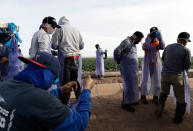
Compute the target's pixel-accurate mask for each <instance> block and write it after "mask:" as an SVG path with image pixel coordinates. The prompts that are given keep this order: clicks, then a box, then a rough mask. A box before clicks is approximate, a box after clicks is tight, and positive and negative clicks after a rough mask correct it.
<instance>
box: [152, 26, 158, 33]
mask: <svg viewBox="0 0 193 131" xmlns="http://www.w3.org/2000/svg"><path fill="white" fill-rule="evenodd" d="M156 31H158V28H157V27H151V29H150V32H156Z"/></svg>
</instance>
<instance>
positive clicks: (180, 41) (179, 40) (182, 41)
mask: <svg viewBox="0 0 193 131" xmlns="http://www.w3.org/2000/svg"><path fill="white" fill-rule="evenodd" d="M177 42H178V43H182V44H186V43H187V40H184V39H177Z"/></svg>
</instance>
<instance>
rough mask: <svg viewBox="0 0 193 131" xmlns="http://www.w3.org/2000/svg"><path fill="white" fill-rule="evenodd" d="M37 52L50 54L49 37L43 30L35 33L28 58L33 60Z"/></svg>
mask: <svg viewBox="0 0 193 131" xmlns="http://www.w3.org/2000/svg"><path fill="white" fill-rule="evenodd" d="M37 52H48V53H50V54H51V48H50V36H49V34H48V33H46V32H45V31H44V30H43V29H40V30H39V31H37V32H35V33H34V35H33V37H32V40H31V47H30V49H29V55H30V58H33V57H34V56H35V55H36V53H37Z"/></svg>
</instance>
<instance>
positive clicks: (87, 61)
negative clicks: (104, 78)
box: [82, 58, 142, 72]
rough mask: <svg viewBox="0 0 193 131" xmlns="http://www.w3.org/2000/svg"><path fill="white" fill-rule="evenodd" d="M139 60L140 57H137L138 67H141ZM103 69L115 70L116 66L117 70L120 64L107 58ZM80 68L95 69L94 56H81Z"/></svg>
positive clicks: (91, 70) (90, 70)
mask: <svg viewBox="0 0 193 131" xmlns="http://www.w3.org/2000/svg"><path fill="white" fill-rule="evenodd" d="M141 61H142V58H139V68H141ZM104 64H105V65H104V66H105V71H116V66H117V70H118V71H119V70H120V65H117V64H116V63H115V62H114V59H113V58H107V59H105V63H104ZM82 70H83V71H86V72H93V71H95V70H96V58H83V59H82Z"/></svg>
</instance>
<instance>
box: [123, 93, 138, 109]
mask: <svg viewBox="0 0 193 131" xmlns="http://www.w3.org/2000/svg"><path fill="white" fill-rule="evenodd" d="M121 108H122V109H124V110H127V111H129V112H135V108H134V107H132V106H131V105H129V104H125V103H124V92H123V101H122V103H121Z"/></svg>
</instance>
